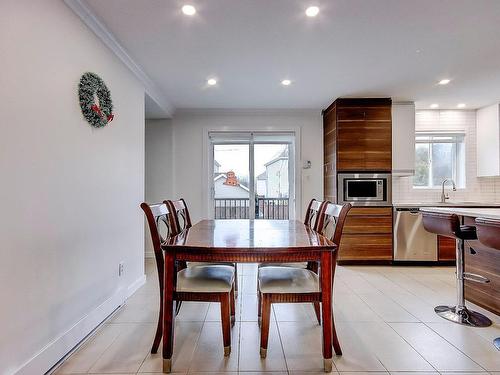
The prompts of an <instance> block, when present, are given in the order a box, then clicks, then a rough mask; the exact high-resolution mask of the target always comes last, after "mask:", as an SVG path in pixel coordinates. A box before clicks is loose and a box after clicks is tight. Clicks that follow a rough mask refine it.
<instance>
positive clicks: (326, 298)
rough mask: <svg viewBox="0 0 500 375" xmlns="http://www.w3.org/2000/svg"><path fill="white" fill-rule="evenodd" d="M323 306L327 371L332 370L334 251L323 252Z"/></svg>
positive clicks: (321, 270)
mask: <svg viewBox="0 0 500 375" xmlns="http://www.w3.org/2000/svg"><path fill="white" fill-rule="evenodd" d="M320 278H321V308H322V310H323V311H322V313H323V314H322V315H323V326H322V327H323V363H324V367H325V372H331V371H332V366H333V364H332V328H333V327H332V253H331V252H330V251H324V252H323V253H322V254H321V268H320Z"/></svg>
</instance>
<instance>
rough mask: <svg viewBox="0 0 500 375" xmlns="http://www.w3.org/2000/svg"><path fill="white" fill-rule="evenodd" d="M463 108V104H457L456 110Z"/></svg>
mask: <svg viewBox="0 0 500 375" xmlns="http://www.w3.org/2000/svg"><path fill="white" fill-rule="evenodd" d="M465 107H466V105H465V103H460V104H457V108H465Z"/></svg>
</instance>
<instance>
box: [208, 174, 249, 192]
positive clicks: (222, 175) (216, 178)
mask: <svg viewBox="0 0 500 375" xmlns="http://www.w3.org/2000/svg"><path fill="white" fill-rule="evenodd" d="M222 177H224V178H226V179H227V175H226V174H225V173H218V176H215V177H214V182H215V181H217V180H219V179H220V178H222ZM227 186H232V185H227ZM234 187H240V188H242V189H243V190H246V191H250V189H249V188H247V187H246V186H245V185H243V184H238V185H236V186H234Z"/></svg>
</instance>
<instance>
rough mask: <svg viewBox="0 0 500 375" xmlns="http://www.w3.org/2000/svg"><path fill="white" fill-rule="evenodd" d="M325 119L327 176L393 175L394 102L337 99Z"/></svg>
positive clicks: (326, 112)
mask: <svg viewBox="0 0 500 375" xmlns="http://www.w3.org/2000/svg"><path fill="white" fill-rule="evenodd" d="M323 116H324V117H323V119H324V136H325V145H324V146H325V150H324V152H325V174H326V175H333V174H334V173H335V172H365V171H373V172H391V170H392V114H391V99H388V98H376V99H337V100H336V101H335V102H334V103H333V104H332V105H330V107H328V108H327V109H326V110H325V111H324V114H323ZM326 156H328V158H327V157H326ZM331 156H335V160H332V159H331Z"/></svg>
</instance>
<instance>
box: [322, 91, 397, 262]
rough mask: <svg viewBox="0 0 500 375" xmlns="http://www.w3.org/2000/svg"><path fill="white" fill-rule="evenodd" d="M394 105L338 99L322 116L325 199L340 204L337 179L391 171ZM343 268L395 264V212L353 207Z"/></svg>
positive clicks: (347, 225)
mask: <svg viewBox="0 0 500 375" xmlns="http://www.w3.org/2000/svg"><path fill="white" fill-rule="evenodd" d="M391 107H392V102H391V99H388V98H376V99H371V98H370V99H337V100H336V101H335V102H333V103H332V105H330V106H329V107H328V108H327V109H326V110H324V111H323V151H324V171H323V172H324V181H323V187H324V198H325V199H326V200H329V201H331V202H337V174H338V173H343V172H360V173H362V172H368V173H369V172H384V173H388V172H389V173H390V172H391V170H392V111H391ZM338 260H339V262H341V263H380V262H383V263H390V262H392V207H354V208H353V209H351V211H350V212H349V215H348V217H347V221H346V223H345V226H344V232H343V236H342V242H341V245H340V250H339V258H338Z"/></svg>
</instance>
